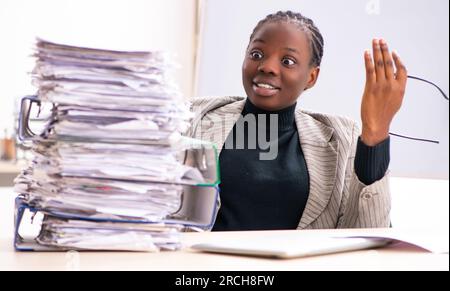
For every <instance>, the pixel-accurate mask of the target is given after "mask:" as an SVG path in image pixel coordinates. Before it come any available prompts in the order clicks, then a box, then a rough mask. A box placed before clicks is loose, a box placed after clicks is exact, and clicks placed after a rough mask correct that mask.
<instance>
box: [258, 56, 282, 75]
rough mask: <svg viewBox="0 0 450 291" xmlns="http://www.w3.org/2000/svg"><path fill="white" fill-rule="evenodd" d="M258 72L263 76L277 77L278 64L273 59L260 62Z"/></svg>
mask: <svg viewBox="0 0 450 291" xmlns="http://www.w3.org/2000/svg"><path fill="white" fill-rule="evenodd" d="M258 71H259V72H261V73H265V74H272V75H278V72H279V63H278V60H276V59H275V58H270V59H264V60H261V62H260V63H259V66H258Z"/></svg>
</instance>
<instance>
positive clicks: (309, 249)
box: [191, 237, 392, 259]
mask: <svg viewBox="0 0 450 291" xmlns="http://www.w3.org/2000/svg"><path fill="white" fill-rule="evenodd" d="M391 242H392V240H390V239H385V238H360V237H350V238H349V237H345V238H342V237H336V238H334V237H317V238H311V237H306V238H298V239H295V240H286V239H283V238H282V237H280V238H278V239H277V238H268V239H258V240H239V241H220V242H214V243H201V244H194V245H192V246H191V249H193V250H197V251H201V252H208V253H219V254H231V255H244V256H257V257H268V258H278V259H291V258H301V257H310V256H317V255H326V254H333V253H340V252H348V251H356V250H364V249H373V248H379V247H383V246H386V245H388V244H389V243H391Z"/></svg>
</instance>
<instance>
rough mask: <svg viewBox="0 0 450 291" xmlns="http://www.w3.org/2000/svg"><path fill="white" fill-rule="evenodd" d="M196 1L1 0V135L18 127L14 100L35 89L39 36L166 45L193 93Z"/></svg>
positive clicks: (113, 44) (133, 46)
mask: <svg viewBox="0 0 450 291" xmlns="http://www.w3.org/2000/svg"><path fill="white" fill-rule="evenodd" d="M195 17H196V0H95V1H93V0H39V1H35V0H2V1H0V37H1V46H0V137H1V135H2V134H3V129H4V128H8V129H9V130H12V128H13V121H12V120H13V117H12V112H13V105H14V99H15V98H17V97H20V96H22V95H27V94H30V93H34V92H35V88H33V87H32V86H31V84H30V81H31V78H30V76H29V75H28V72H30V71H31V69H32V67H33V62H34V59H33V58H30V57H29V56H30V55H31V54H32V47H33V42H34V39H35V37H36V36H40V37H42V38H45V39H48V40H50V41H59V42H65V43H69V44H75V45H85V46H91V47H99V48H109V49H130V50H140V49H163V50H167V51H169V52H171V53H173V54H176V61H177V62H178V63H179V64H180V65H181V68H179V69H178V70H177V71H176V72H174V74H175V75H174V77H175V80H176V81H177V82H178V84H179V85H180V89H181V90H182V92H183V93H184V94H185V96H190V95H191V94H192V84H193V75H194V74H193V72H194V55H195V43H194V39H195V38H194V33H195V22H196V18H195Z"/></svg>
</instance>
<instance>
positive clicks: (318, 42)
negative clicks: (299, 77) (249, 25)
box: [250, 11, 324, 67]
mask: <svg viewBox="0 0 450 291" xmlns="http://www.w3.org/2000/svg"><path fill="white" fill-rule="evenodd" d="M283 21H284V22H287V23H293V24H295V25H297V27H298V28H299V29H300V30H301V31H304V32H305V33H306V35H307V37H308V39H309V42H310V47H311V52H312V56H311V62H310V65H312V66H317V67H318V66H320V63H321V61H322V56H323V45H324V41H323V37H322V34H321V33H320V31H319V29H318V28H317V27H316V25H315V24H314V22H313V21H312V20H311V19H309V18H307V17H305V16H303V15H302V14H300V13H294V12H292V11H278V12H277V13H274V14H269V15H267V16H266V18H264V19H262V20H261V21H259V22H258V24H257V25H256V27H255V28H254V29H253V32H252V34H251V35H250V41H251V40H252V39H253V37H254V36H255V33H256V32H257V31H258V29H260V28H261V26H263V25H264V24H266V23H270V22H283Z"/></svg>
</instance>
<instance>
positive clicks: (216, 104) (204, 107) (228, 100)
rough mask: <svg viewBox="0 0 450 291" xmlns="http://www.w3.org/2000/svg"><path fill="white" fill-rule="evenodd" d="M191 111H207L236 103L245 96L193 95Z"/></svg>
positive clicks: (242, 100)
mask: <svg viewBox="0 0 450 291" xmlns="http://www.w3.org/2000/svg"><path fill="white" fill-rule="evenodd" d="M190 101H191V111H193V112H208V111H212V110H215V109H218V108H221V107H223V106H233V105H238V104H240V103H242V102H244V101H245V97H239V96H206V97H194V98H192V99H191V100H190Z"/></svg>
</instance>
